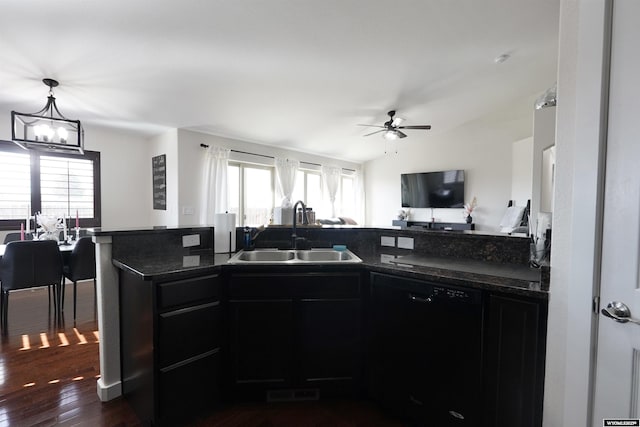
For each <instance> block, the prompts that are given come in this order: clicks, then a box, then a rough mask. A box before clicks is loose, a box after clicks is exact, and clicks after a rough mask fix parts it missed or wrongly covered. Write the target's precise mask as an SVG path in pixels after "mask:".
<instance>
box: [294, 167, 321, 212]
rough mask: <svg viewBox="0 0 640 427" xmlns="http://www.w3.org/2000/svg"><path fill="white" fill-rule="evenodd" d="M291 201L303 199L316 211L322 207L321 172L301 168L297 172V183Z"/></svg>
mask: <svg viewBox="0 0 640 427" xmlns="http://www.w3.org/2000/svg"><path fill="white" fill-rule="evenodd" d="M291 197H292V200H291V203H295V202H297V201H298V200H302V201H303V202H304V203H305V204H306V205H307V207H309V208H313V209H314V210H315V211H316V212H317V211H319V210H320V209H321V208H322V175H320V172H316V171H310V170H304V169H300V170H298V172H297V173H296V185H295V187H294V189H293V195H292V196H291Z"/></svg>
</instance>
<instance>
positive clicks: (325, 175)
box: [322, 166, 342, 218]
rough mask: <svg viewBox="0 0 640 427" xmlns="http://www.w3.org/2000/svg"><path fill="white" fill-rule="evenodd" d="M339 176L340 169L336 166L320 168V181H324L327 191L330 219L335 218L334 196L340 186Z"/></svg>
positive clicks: (340, 173)
mask: <svg viewBox="0 0 640 427" xmlns="http://www.w3.org/2000/svg"><path fill="white" fill-rule="evenodd" d="M341 175H342V169H341V168H339V167H337V166H322V179H323V180H324V186H325V188H326V189H327V195H328V196H329V202H330V203H331V217H332V218H335V216H336V194H337V193H338V187H339V186H340V176H341Z"/></svg>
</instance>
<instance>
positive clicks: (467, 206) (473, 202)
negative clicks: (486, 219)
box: [464, 196, 478, 224]
mask: <svg viewBox="0 0 640 427" xmlns="http://www.w3.org/2000/svg"><path fill="white" fill-rule="evenodd" d="M476 206H478V201H477V200H476V197H475V196H474V197H473V200H471V203H465V204H464V215H465V217H466V218H465V220H466V221H467V224H471V223H472V222H473V217H472V216H471V213H472V212H473V211H474V210H475V208H476Z"/></svg>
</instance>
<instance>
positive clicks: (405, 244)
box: [398, 237, 413, 249]
mask: <svg viewBox="0 0 640 427" xmlns="http://www.w3.org/2000/svg"><path fill="white" fill-rule="evenodd" d="M398 247H399V248H402V249H413V237H398Z"/></svg>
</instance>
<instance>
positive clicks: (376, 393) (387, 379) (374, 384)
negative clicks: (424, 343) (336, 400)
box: [369, 274, 414, 413]
mask: <svg viewBox="0 0 640 427" xmlns="http://www.w3.org/2000/svg"><path fill="white" fill-rule="evenodd" d="M371 279H372V280H371V281H372V283H371V307H370V313H371V314H370V319H371V320H370V321H371V324H370V329H371V331H372V334H371V341H370V345H369V355H370V357H369V377H370V378H369V384H370V393H371V395H372V397H373V398H374V399H376V400H377V401H378V402H380V404H381V405H383V406H384V407H386V408H387V409H390V410H392V411H394V412H397V413H404V408H405V407H406V405H407V401H408V394H407V383H406V379H407V378H408V375H409V374H410V373H409V370H408V367H407V359H408V358H409V356H410V353H409V348H408V346H407V342H408V339H409V337H408V334H409V332H410V331H413V330H414V329H413V328H412V327H411V325H410V324H409V319H408V318H407V315H406V314H407V313H406V307H405V306H406V298H407V295H406V292H405V291H404V290H403V289H402V288H397V287H396V286H394V284H395V283H396V282H395V280H396V279H394V278H392V277H390V276H385V275H379V274H372V275H371Z"/></svg>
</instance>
